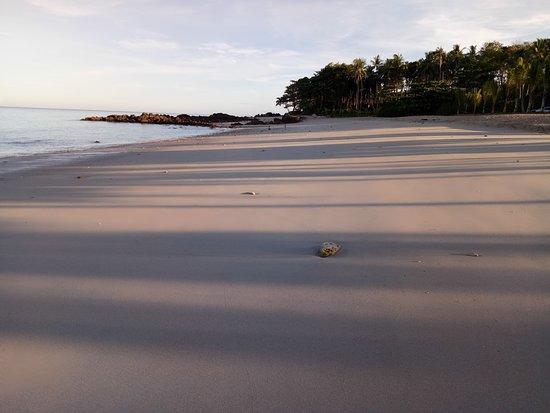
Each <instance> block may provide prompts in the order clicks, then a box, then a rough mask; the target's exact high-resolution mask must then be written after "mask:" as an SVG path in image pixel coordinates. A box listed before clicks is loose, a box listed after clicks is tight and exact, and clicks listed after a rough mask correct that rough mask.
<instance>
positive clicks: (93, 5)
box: [26, 0, 122, 17]
mask: <svg viewBox="0 0 550 413" xmlns="http://www.w3.org/2000/svg"><path fill="white" fill-rule="evenodd" d="M26 1H27V3H29V4H31V5H33V6H35V7H38V8H40V9H42V10H44V11H46V12H48V13H51V14H55V15H57V16H64V17H82V16H91V15H94V14H98V13H100V12H102V11H103V10H105V9H109V8H112V7H114V6H117V5H119V4H121V3H122V1H121V0H113V1H106V2H105V1H103V2H102V1H100V0H97V1H89V0H78V1H71V0H26Z"/></svg>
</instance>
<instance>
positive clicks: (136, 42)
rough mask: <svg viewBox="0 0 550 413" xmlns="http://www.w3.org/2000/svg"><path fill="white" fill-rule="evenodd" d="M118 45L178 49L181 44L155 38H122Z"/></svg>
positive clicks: (130, 48)
mask: <svg viewBox="0 0 550 413" xmlns="http://www.w3.org/2000/svg"><path fill="white" fill-rule="evenodd" d="M118 45H119V46H121V47H124V48H125V49H129V50H144V51H151V50H161V51H162V50H164V51H170V50H177V49H179V48H180V46H179V44H178V43H176V42H172V41H165V40H155V39H127V40H120V41H119V42H118Z"/></svg>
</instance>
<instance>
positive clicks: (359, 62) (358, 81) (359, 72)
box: [351, 59, 367, 110]
mask: <svg viewBox="0 0 550 413" xmlns="http://www.w3.org/2000/svg"><path fill="white" fill-rule="evenodd" d="M351 67H352V71H353V78H354V79H355V87H356V89H357V90H356V95H355V110H359V109H360V108H361V103H362V101H361V95H362V91H363V81H364V80H365V77H366V76H367V63H366V62H365V60H364V59H355V60H354V61H353V63H352V64H351Z"/></svg>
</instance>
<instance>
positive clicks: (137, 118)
mask: <svg viewBox="0 0 550 413" xmlns="http://www.w3.org/2000/svg"><path fill="white" fill-rule="evenodd" d="M248 119H250V118H245V117H240V116H233V115H228V114H226V113H213V114H212V115H210V116H192V115H187V114H181V115H177V116H172V115H165V114H158V113H145V112H144V113H142V114H141V115H127V114H122V115H108V116H89V117H87V118H83V119H82V120H86V121H92V122H124V123H150V124H155V125H181V126H206V127H214V126H215V124H216V123H224V122H236V121H240V120H248Z"/></svg>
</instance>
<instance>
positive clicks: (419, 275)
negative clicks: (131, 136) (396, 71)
mask: <svg viewBox="0 0 550 413" xmlns="http://www.w3.org/2000/svg"><path fill="white" fill-rule="evenodd" d="M235 133H237V136H233V135H234V132H231V133H229V134H227V135H224V136H211V137H207V138H198V139H195V138H190V139H185V140H182V141H180V142H172V143H165V144H162V145H158V146H157V145H149V146H147V148H146V149H140V148H138V147H129V148H128V149H127V150H125V151H122V152H119V153H112V154H110V155H108V156H103V157H100V158H97V159H93V160H85V161H81V162H79V163H74V164H72V165H64V166H59V167H51V168H48V169H41V170H34V171H30V172H27V173H18V174H12V175H4V176H3V177H2V178H1V180H0V228H1V232H0V310H1V311H0V328H1V330H0V332H1V335H0V371H1V372H2V373H1V374H0V400H1V406H2V407H1V409H0V410H2V411H6V412H75V411H78V412H100V411H101V412H109V411H127V412H159V411H235V412H241V411H262V412H263V411H274V412H281V411H407V412H410V411H445V412H453V411H454V412H464V411H479V412H493V411H499V412H505V411H509V412H517V411H541V412H542V411H548V410H549V408H550V404H549V396H548V383H549V381H548V379H549V378H550V364H549V360H550V340H549V339H550V332H549V325H550V324H549V323H550V311H549V310H550V295H549V294H550V175H549V172H550V137H549V136H547V135H541V134H535V133H529V132H525V133H520V132H518V131H513V130H504V129H487V128H486V127H485V126H471V127H465V126H457V125H456V124H454V125H453V124H448V125H445V124H441V123H437V124H420V123H417V122H411V121H403V120H383V119H352V120H349V119H331V120H328V119H322V118H318V119H310V120H308V121H307V122H306V123H304V124H300V125H291V126H288V127H287V128H286V129H285V128H284V127H282V126H277V127H271V128H270V130H267V128H265V127H260V128H248V129H246V130H244V131H239V132H235ZM485 135H487V136H485ZM165 171H166V173H165ZM78 176H80V177H81V178H80V179H78V178H77V177H78ZM247 191H253V192H256V193H257V195H256V196H250V195H242V193H243V192H247ZM323 241H336V242H339V243H341V244H342V246H343V251H342V252H341V253H340V254H339V255H337V256H335V257H331V258H326V259H323V258H319V257H316V256H315V255H314V252H315V248H316V246H318V245H319V244H320V243H321V242H323ZM475 255H480V256H475Z"/></svg>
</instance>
